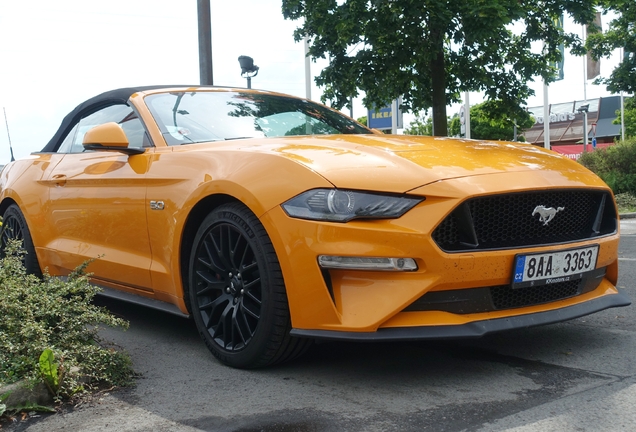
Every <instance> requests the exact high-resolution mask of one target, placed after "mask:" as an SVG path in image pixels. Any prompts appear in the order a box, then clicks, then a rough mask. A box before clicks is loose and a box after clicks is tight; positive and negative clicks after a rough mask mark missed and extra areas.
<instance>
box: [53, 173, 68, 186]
mask: <svg viewBox="0 0 636 432" xmlns="http://www.w3.org/2000/svg"><path fill="white" fill-rule="evenodd" d="M53 183H54V184H55V186H64V185H65V184H66V176H65V175H64V174H56V175H54V176H53Z"/></svg>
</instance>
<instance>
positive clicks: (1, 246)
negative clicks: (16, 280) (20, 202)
mask: <svg viewBox="0 0 636 432" xmlns="http://www.w3.org/2000/svg"><path fill="white" fill-rule="evenodd" d="M9 240H18V241H21V242H22V247H23V249H24V251H25V252H26V253H25V254H24V256H23V257H22V264H23V265H24V268H25V269H26V272H27V274H33V275H36V276H38V277H41V276H42V271H41V270H40V263H39V262H38V257H37V255H36V254H35V246H34V245H33V239H32V238H31V232H30V231H29V227H28V226H27V223H26V219H24V215H23V214H22V212H21V211H20V208H19V207H18V206H17V205H15V204H12V205H10V206H9V207H7V209H6V210H5V211H4V214H3V215H2V230H1V231H0V251H1V255H2V256H4V250H5V248H6V246H7V243H8V242H9Z"/></svg>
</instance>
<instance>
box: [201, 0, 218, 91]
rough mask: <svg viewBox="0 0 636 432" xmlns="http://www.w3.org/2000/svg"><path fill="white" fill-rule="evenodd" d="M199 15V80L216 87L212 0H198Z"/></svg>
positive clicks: (202, 83) (203, 83)
mask: <svg viewBox="0 0 636 432" xmlns="http://www.w3.org/2000/svg"><path fill="white" fill-rule="evenodd" d="M197 15H198V24H199V77H200V78H199V79H200V81H201V85H214V77H213V75H212V21H211V18H210V0H197Z"/></svg>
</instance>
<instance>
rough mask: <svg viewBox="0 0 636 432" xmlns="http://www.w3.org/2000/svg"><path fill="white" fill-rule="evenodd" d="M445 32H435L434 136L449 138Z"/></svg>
mask: <svg viewBox="0 0 636 432" xmlns="http://www.w3.org/2000/svg"><path fill="white" fill-rule="evenodd" d="M442 35H443V32H434V33H433V34H431V36H432V37H433V38H434V39H435V45H434V46H435V47H436V50H437V55H436V57H435V58H434V59H433V62H432V63H431V76H432V79H431V82H432V85H433V88H432V96H433V104H432V107H431V108H432V110H433V136H448V120H447V118H446V66H445V62H444V40H443V38H442Z"/></svg>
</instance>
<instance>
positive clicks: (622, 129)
mask: <svg viewBox="0 0 636 432" xmlns="http://www.w3.org/2000/svg"><path fill="white" fill-rule="evenodd" d="M635 97H636V96H635ZM621 140H622V141H625V97H624V95H623V92H621Z"/></svg>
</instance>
